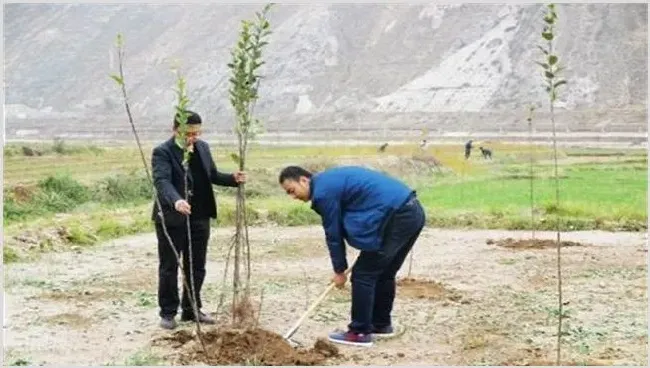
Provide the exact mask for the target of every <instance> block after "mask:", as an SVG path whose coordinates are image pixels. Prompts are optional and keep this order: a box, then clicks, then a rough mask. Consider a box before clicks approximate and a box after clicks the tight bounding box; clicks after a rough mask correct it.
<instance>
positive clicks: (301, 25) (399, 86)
mask: <svg viewBox="0 0 650 368" xmlns="http://www.w3.org/2000/svg"><path fill="white" fill-rule="evenodd" d="M259 8H260V6H251V5H217V4H209V5H207V4H206V5H203V4H188V5H142V4H123V5H114V4H111V5H95V4H93V5H90V4H83V5H57V4H7V5H6V6H5V8H4V9H5V12H4V32H5V40H4V42H5V71H6V77H5V78H6V80H5V83H6V108H7V115H6V117H7V120H6V122H7V124H6V128H7V129H6V132H7V137H8V138H15V137H22V138H47V137H52V136H54V135H67V136H70V135H73V134H78V135H83V134H89V135H93V136H97V135H107V136H124V137H128V136H127V135H128V134H130V133H129V126H128V123H127V121H126V119H125V114H124V108H123V105H122V101H121V96H120V94H119V90H118V89H117V88H116V86H115V84H114V82H113V81H112V80H110V79H109V78H108V75H109V74H110V73H113V72H115V70H116V69H117V63H116V61H117V60H116V55H115V52H114V49H113V44H114V39H115V35H116V34H117V32H122V33H123V34H124V35H125V39H126V65H125V68H126V82H127V86H128V92H129V94H130V96H129V97H130V99H131V103H132V108H133V112H134V117H135V119H136V123H137V124H139V126H140V128H141V129H143V130H146V135H147V136H148V137H154V136H155V137H157V136H159V135H160V134H167V129H168V127H169V126H170V123H171V114H172V112H173V110H172V104H173V103H174V93H173V88H174V76H173V75H172V73H171V72H170V66H171V62H172V61H174V60H179V61H180V62H181V63H182V67H183V71H184V73H185V75H186V77H187V79H188V87H189V89H190V98H191V100H192V103H191V105H192V107H193V108H194V109H195V110H197V111H199V112H201V113H202V115H204V117H205V119H206V121H207V122H208V125H209V126H208V129H209V132H210V133H212V134H214V133H216V132H218V133H227V132H228V130H229V129H230V126H231V124H232V119H231V118H230V116H231V107H230V105H229V102H228V99H227V89H228V77H229V76H228V69H227V66H226V64H227V62H228V61H229V57H230V54H229V52H230V49H231V47H232V45H233V43H234V41H235V38H236V36H237V32H238V27H239V21H240V19H243V18H247V17H251V16H252V15H253V13H254V11H256V10H258V9H259ZM542 12H543V8H542V6H541V5H505V6H501V5H475V4H474V5H406V4H390V5H389V4H383V5H370V4H347V5H345V4H321V5H302V6H296V5H276V7H275V8H274V9H273V10H272V13H271V15H270V18H271V22H272V27H273V31H274V33H273V35H272V37H271V39H270V45H269V46H268V48H267V50H266V61H267V65H266V67H265V68H264V74H265V75H266V77H267V79H266V80H265V81H264V83H263V87H262V88H263V97H264V98H263V100H262V101H260V102H259V104H258V111H259V112H260V114H262V116H263V117H264V120H265V121H266V125H267V126H266V128H267V130H268V131H278V130H279V131H286V132H288V131H298V132H303V133H304V132H308V131H313V130H314V129H324V128H323V127H320V125H322V126H324V127H325V129H328V130H333V131H337V130H338V131H339V132H341V131H345V130H352V131H357V130H362V129H365V128H371V129H379V130H381V129H384V128H388V129H393V130H415V129H421V128H423V127H425V126H426V127H427V128H428V129H429V131H430V132H438V133H443V132H478V131H481V132H488V131H492V132H511V131H524V130H526V124H525V117H526V106H527V105H528V104H529V103H531V102H534V103H538V104H542V105H543V106H546V104H545V102H544V101H545V92H544V91H543V89H542V87H541V83H542V79H541V76H540V74H539V71H538V67H537V66H536V65H535V64H534V61H535V60H536V59H538V58H539V51H538V49H537V47H536V45H537V44H538V42H539V38H540V37H539V31H540V30H541V17H542ZM647 15H648V14H647V5H646V4H571V5H568V4H567V5H561V6H560V7H559V16H560V24H559V27H558V28H559V33H560V34H559V41H558V42H559V43H558V49H559V50H558V53H559V55H560V57H561V59H560V60H561V62H562V63H563V64H564V65H565V66H566V68H567V69H566V72H565V76H566V77H567V78H568V80H569V84H568V86H567V88H565V89H564V90H563V93H562V94H561V96H560V102H559V103H558V106H559V111H560V115H561V116H560V119H559V120H558V123H559V124H560V127H561V131H562V132H567V131H569V132H577V131H591V132H630V133H632V132H646V125H647V114H646V104H647V101H646V97H647V74H648V73H647ZM317 124H318V125H319V127H316V125H317ZM538 128H539V129H538V130H540V131H547V130H548V129H549V126H548V122H547V119H543V116H542V115H539V118H538Z"/></svg>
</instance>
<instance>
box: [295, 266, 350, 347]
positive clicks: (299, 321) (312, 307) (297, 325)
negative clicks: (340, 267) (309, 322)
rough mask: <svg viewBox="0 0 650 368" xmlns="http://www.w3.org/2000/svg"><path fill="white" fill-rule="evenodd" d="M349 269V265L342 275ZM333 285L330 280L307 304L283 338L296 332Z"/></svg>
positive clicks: (346, 273) (347, 272)
mask: <svg viewBox="0 0 650 368" xmlns="http://www.w3.org/2000/svg"><path fill="white" fill-rule="evenodd" d="M351 271H352V267H350V268H348V269H347V270H345V273H344V275H345V276H347V275H348V274H349V273H350V272H351ZM334 286H336V284H335V283H334V282H333V281H332V282H330V284H329V286H327V289H325V290H324V291H323V292H322V293H321V294H320V295H319V296H318V298H317V299H316V300H315V301H314V302H313V303H312V304H311V306H309V308H307V310H306V311H305V313H303V314H302V317H300V319H299V320H298V321H297V322H296V323H295V324H294V325H293V327H291V329H290V330H289V331H287V333H285V334H284V338H285V339H289V338H290V337H291V336H293V334H294V333H296V331H298V328H299V327H300V325H302V323H303V322H304V321H305V319H306V318H307V317H308V316H309V314H310V313H311V312H313V311H314V309H316V307H317V306H318V304H320V302H322V301H323V299H325V297H326V296H327V294H329V292H330V291H332V289H333V288H334Z"/></svg>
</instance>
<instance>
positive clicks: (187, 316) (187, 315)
mask: <svg viewBox="0 0 650 368" xmlns="http://www.w3.org/2000/svg"><path fill="white" fill-rule="evenodd" d="M181 321H183V322H185V321H194V313H192V312H185V311H183V313H182V314H181ZM199 322H200V323H205V324H207V325H213V324H215V323H217V321H216V320H215V319H214V318H212V317H210V316H209V315H207V314H205V313H203V312H201V311H199Z"/></svg>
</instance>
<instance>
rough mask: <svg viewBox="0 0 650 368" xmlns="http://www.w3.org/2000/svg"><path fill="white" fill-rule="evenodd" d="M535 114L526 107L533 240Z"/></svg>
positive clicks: (533, 107) (532, 108)
mask: <svg viewBox="0 0 650 368" xmlns="http://www.w3.org/2000/svg"><path fill="white" fill-rule="evenodd" d="M534 112H535V106H534V105H530V106H529V107H528V118H526V120H527V121H528V145H529V149H530V152H529V154H530V167H529V169H530V170H529V176H530V227H531V229H532V232H533V234H532V235H533V236H532V239H533V241H534V240H535V170H534V161H535V158H534V155H535V146H534V145H533V113H534Z"/></svg>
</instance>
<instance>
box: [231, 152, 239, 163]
mask: <svg viewBox="0 0 650 368" xmlns="http://www.w3.org/2000/svg"><path fill="white" fill-rule="evenodd" d="M230 159H231V160H232V161H233V162H234V163H236V164H239V155H238V154H236V153H235V152H231V153H230Z"/></svg>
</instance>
